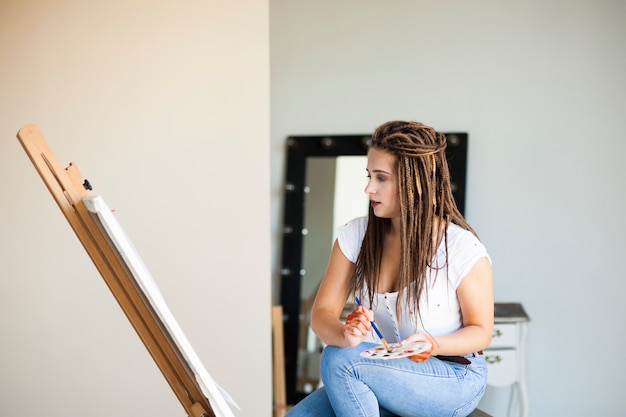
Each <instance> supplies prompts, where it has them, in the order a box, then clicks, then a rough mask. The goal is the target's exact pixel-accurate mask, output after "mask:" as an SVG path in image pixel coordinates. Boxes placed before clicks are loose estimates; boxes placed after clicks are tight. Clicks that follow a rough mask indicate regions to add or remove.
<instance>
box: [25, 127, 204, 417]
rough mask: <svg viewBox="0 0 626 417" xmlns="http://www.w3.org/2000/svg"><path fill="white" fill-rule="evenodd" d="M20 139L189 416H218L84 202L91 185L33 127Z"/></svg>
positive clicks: (170, 337) (118, 254) (155, 313)
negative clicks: (63, 160) (61, 162)
mask: <svg viewBox="0 0 626 417" xmlns="http://www.w3.org/2000/svg"><path fill="white" fill-rule="evenodd" d="M17 137H18V139H19V141H20V143H21V144H22V146H23V148H24V150H25V151H26V153H27V154H28V156H29V158H30V160H31V161H32V163H33V165H34V166H35V168H36V169H37V171H38V172H39V175H40V176H41V178H42V179H43V181H44V183H45V184H46V186H47V187H48V190H49V191H50V193H51V194H52V196H53V197H54V199H55V200H56V202H57V204H58V206H59V208H60V209H61V211H62V212H63V214H64V215H65V218H66V219H67V221H68V222H69V223H70V225H71V227H72V229H73V230H74V232H75V233H76V235H77V236H78V239H79V240H80V242H81V243H82V245H83V247H84V248H85V250H86V251H87V253H88V254H89V256H90V257H91V260H92V261H93V263H94V264H95V266H96V268H97V269H98V271H99V272H100V274H101V275H102V278H103V279H104V281H105V282H106V284H107V285H108V287H109V289H110V290H111V292H112V293H113V295H114V297H115V299H116V300H117V302H118V303H119V305H120V307H121V308H122V310H123V311H124V313H125V314H126V317H127V318H128V320H129V321H130V322H131V324H132V326H133V327H134V329H135V331H136V332H137V334H138V335H139V337H140V338H141V340H142V342H143V343H144V345H145V347H146V349H147V350H148V352H150V355H151V356H152V358H153V359H154V361H155V362H156V364H157V365H158V367H159V369H160V370H161V372H162V373H163V376H164V377H165V379H166V380H167V382H168V383H169V385H170V387H171V389H172V391H174V394H175V395H176V397H177V398H178V400H179V401H180V403H181V405H182V406H183V408H184V409H185V411H186V412H187V414H188V416H189V417H216V414H215V412H214V410H213V408H212V407H211V404H210V403H209V400H208V399H207V398H206V396H205V395H204V394H203V392H202V388H201V386H200V384H199V382H198V381H197V378H196V375H195V374H194V372H193V370H192V369H191V367H190V366H189V364H188V363H187V361H186V359H185V358H184V355H183V353H182V352H181V351H180V349H179V347H178V346H177V345H176V343H175V341H174V340H173V339H172V336H171V335H170V334H169V332H168V331H167V329H166V328H165V326H164V323H163V322H162V321H161V319H160V318H159V316H158V314H157V312H155V311H154V308H153V307H152V306H151V304H150V302H149V301H148V300H147V298H146V295H145V294H144V293H143V291H142V290H141V288H140V287H139V285H138V283H137V281H136V280H135V278H134V277H133V275H132V273H131V272H130V271H129V268H128V266H127V265H126V264H125V262H124V261H123V259H122V256H121V255H120V253H119V252H118V251H117V249H116V248H115V246H114V245H113V244H112V242H111V240H110V238H109V237H108V236H107V235H106V233H104V232H103V230H102V228H101V226H100V225H99V224H98V222H97V220H96V219H95V218H94V216H93V214H92V213H90V212H89V211H88V209H87V207H86V206H85V204H84V202H83V199H84V198H85V197H87V196H88V193H87V189H91V186H90V185H89V183H88V182H87V181H84V180H83V178H82V176H81V174H80V172H79V171H78V168H77V167H76V165H74V164H73V163H70V164H69V166H68V167H67V168H62V167H61V165H60V164H59V162H58V161H57V159H56V157H55V155H54V154H53V152H52V150H51V149H50V147H49V146H48V144H47V142H46V140H45V139H44V137H43V136H42V134H41V132H40V131H39V129H38V128H37V127H36V126H35V125H28V126H25V127H23V128H22V129H20V130H19V132H18V133H17Z"/></svg>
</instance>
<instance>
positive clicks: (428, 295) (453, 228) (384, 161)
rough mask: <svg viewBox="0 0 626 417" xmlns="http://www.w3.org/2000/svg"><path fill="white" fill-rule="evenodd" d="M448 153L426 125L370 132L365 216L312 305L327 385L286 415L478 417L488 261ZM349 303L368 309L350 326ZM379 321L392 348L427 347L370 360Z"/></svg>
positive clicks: (339, 249) (341, 241)
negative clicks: (454, 182) (455, 193)
mask: <svg viewBox="0 0 626 417" xmlns="http://www.w3.org/2000/svg"><path fill="white" fill-rule="evenodd" d="M445 148H446V138H445V136H444V135H443V134H441V133H439V132H437V131H435V130H434V129H432V128H431V127H428V126H425V125H423V124H421V123H417V122H404V121H392V122H388V123H385V124H383V125H381V126H379V127H378V128H377V129H376V130H375V132H374V134H373V136H372V140H371V144H370V147H369V150H368V154H367V173H368V178H369V181H368V184H367V186H366V188H365V192H366V193H367V194H368V195H369V197H370V203H371V204H370V209H369V215H368V216H367V217H361V218H357V219H354V220H352V221H350V222H348V223H347V224H345V225H344V226H342V227H340V228H339V229H338V235H337V240H336V241H335V243H334V245H333V248H332V251H331V255H330V260H329V263H328V267H327V270H326V273H325V275H324V278H323V279H322V283H321V285H320V288H319V291H318V293H317V296H316V298H315V303H314V305H313V310H312V318H311V327H312V328H313V330H314V331H315V333H316V334H317V335H318V337H319V338H320V339H321V340H322V341H323V342H324V343H325V344H326V345H327V346H326V347H325V348H324V351H323V353H322V362H321V376H322V382H323V386H322V387H321V388H319V389H317V390H316V391H315V392H313V393H312V394H310V395H308V396H307V397H305V398H304V399H303V400H302V401H301V402H300V403H298V404H296V406H295V407H294V408H292V409H291V411H290V412H289V413H288V417H301V416H323V417H332V416H340V417H344V416H346V417H348V416H349V417H355V416H367V417H369V416H379V415H380V416H400V417H413V416H415V417H427V416H428V417H431V416H442V417H443V416H451V417H452V416H454V417H463V416H467V415H469V414H470V413H471V412H472V411H473V410H474V409H475V408H476V406H477V404H478V402H479V401H480V399H481V397H482V395H483V393H484V390H485V385H486V382H487V367H486V364H485V359H484V357H483V356H482V349H484V348H485V347H487V346H488V345H489V343H490V341H491V334H492V330H493V283H492V275H491V261H490V258H489V255H488V254H487V251H486V249H485V247H484V246H483V245H482V244H481V242H480V241H479V239H478V237H477V235H476V233H475V232H474V230H473V229H472V228H471V227H470V226H469V225H468V224H467V222H466V221H465V219H464V218H463V216H462V215H461V213H460V212H459V210H458V209H457V207H456V204H455V202H454V199H453V197H452V192H451V189H450V176H449V171H448V164H447V161H446V156H445ZM353 295H354V296H356V297H358V299H360V301H361V302H362V305H358V306H357V307H356V308H355V309H354V311H352V313H351V314H349V315H348V317H347V319H346V320H345V321H343V320H342V319H341V313H342V310H343V308H344V305H345V303H346V300H347V299H349V298H350V297H351V296H353ZM372 321H374V323H375V325H376V326H377V328H378V329H379V330H380V332H381V333H382V336H383V337H384V339H386V341H387V342H389V343H392V346H397V344H402V345H407V346H408V345H411V344H413V343H414V342H419V341H421V342H428V344H426V346H430V348H429V349H427V350H426V351H424V352H422V353H420V354H418V355H414V356H410V357H406V358H396V359H390V360H380V359H375V358H369V357H363V356H361V353H362V352H363V351H365V350H368V349H370V350H371V349H373V348H374V347H375V346H377V345H378V344H375V343H372V342H371V341H366V339H367V338H368V336H369V335H370V331H371V330H372V324H371V322H372ZM370 340H371V339H370ZM394 343H395V344H396V345H394Z"/></svg>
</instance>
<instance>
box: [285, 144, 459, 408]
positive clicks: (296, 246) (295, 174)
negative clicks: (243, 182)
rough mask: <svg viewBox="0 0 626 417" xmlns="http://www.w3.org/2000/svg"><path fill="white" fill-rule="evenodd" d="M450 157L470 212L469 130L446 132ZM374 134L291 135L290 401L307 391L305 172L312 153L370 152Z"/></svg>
mask: <svg viewBox="0 0 626 417" xmlns="http://www.w3.org/2000/svg"><path fill="white" fill-rule="evenodd" d="M444 135H445V136H446V138H447V140H448V146H447V148H446V155H447V158H448V164H449V167H450V179H451V182H452V190H453V194H454V199H455V201H456V204H457V206H458V208H459V210H460V211H461V213H462V214H463V213H464V212H465V187H466V172H467V142H468V134H467V133H444ZM370 140H371V135H323V136H320V135H318V136H289V137H288V138H287V142H286V147H287V162H286V175H285V188H284V192H285V193H284V213H283V242H282V258H281V262H282V263H281V270H280V303H281V305H282V308H283V329H284V355H285V385H286V387H285V388H286V397H287V404H296V403H297V402H298V401H300V400H301V399H302V398H304V397H306V395H307V393H304V392H298V391H297V390H296V382H297V365H298V363H297V361H298V335H299V331H300V329H299V324H300V307H301V306H300V296H301V285H302V277H303V274H302V273H301V272H302V271H301V269H302V263H303V262H302V261H303V254H302V248H303V235H304V234H305V233H306V230H305V227H304V207H305V194H306V184H305V181H306V170H307V158H309V157H332V156H335V157H337V156H346V155H348V156H349V155H366V154H367V149H368V146H369V142H370Z"/></svg>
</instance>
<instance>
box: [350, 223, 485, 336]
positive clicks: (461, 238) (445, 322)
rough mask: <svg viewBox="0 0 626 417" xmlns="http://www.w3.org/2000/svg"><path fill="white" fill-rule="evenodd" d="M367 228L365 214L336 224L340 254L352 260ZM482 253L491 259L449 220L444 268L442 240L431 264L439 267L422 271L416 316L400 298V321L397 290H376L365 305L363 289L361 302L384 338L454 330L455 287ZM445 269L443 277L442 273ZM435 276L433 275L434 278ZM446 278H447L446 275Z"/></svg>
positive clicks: (457, 317) (457, 320)
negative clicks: (371, 301) (423, 277)
mask: <svg viewBox="0 0 626 417" xmlns="http://www.w3.org/2000/svg"><path fill="white" fill-rule="evenodd" d="M366 228H367V217H358V218H356V219H353V220H351V221H349V222H348V223H347V224H345V225H343V226H340V227H339V228H338V231H337V242H338V244H339V247H340V249H341V251H342V252H343V254H344V255H345V256H346V258H348V259H349V260H350V261H351V262H353V263H356V260H357V257H358V255H359V252H360V250H361V244H362V243H363V237H364V236H365V230H366ZM484 257H486V258H487V259H489V261H490V262H491V259H490V258H489V255H488V254H487V249H486V248H485V246H484V245H483V244H482V243H481V242H480V241H479V240H478V238H476V236H474V235H473V234H472V233H471V232H470V231H468V230H465V229H463V228H462V227H460V226H458V225H456V224H454V223H450V225H449V226H448V262H449V265H448V268H445V262H446V253H445V241H444V240H443V239H442V243H441V244H440V245H439V248H438V250H437V254H436V255H435V259H433V263H432V264H433V265H439V270H438V271H437V270H434V269H433V270H431V269H430V268H429V269H428V270H427V272H426V276H427V282H428V285H427V287H426V290H425V291H424V292H423V293H422V298H421V300H420V316H421V317H416V316H415V314H414V313H413V312H409V309H408V308H407V302H406V301H407V298H406V296H405V299H404V300H403V302H402V313H401V317H402V322H400V323H398V320H397V315H396V301H397V299H398V293H397V292H388V293H377V294H376V295H375V297H374V306H370V305H369V297H367V296H366V295H365V294H366V293H367V291H366V289H363V293H362V294H358V295H360V298H361V302H362V303H363V306H364V307H366V308H369V309H372V310H374V320H375V321H376V326H377V327H378V328H379V330H380V331H381V333H382V334H383V336H384V337H385V339H387V341H388V342H399V341H401V340H403V339H404V338H406V337H407V336H409V335H411V334H414V333H418V332H427V333H429V334H431V335H433V336H441V335H446V334H451V333H454V332H456V331H457V330H458V329H460V328H461V325H462V323H463V322H462V317H461V308H460V306H459V300H458V298H457V295H456V289H457V287H458V286H459V284H460V283H461V280H462V279H463V278H464V277H465V276H466V275H467V274H468V273H469V271H470V270H471V269H472V267H473V266H474V264H475V263H476V262H477V261H478V260H479V259H481V258H484ZM446 272H447V277H446ZM435 278H436V279H435ZM446 278H447V279H446Z"/></svg>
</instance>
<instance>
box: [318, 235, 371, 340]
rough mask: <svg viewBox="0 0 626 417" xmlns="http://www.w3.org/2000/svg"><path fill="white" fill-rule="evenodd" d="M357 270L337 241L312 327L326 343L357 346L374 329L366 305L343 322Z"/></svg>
mask: <svg viewBox="0 0 626 417" xmlns="http://www.w3.org/2000/svg"><path fill="white" fill-rule="evenodd" d="M354 270H355V266H354V264H353V263H352V262H350V260H348V258H346V256H345V255H344V254H343V252H342V251H341V249H340V248H339V244H338V243H337V241H335V243H334V245H333V248H332V251H331V254H330V260H329V261H328V267H327V268H326V273H325V274H324V277H323V278H322V283H321V284H320V287H319V289H318V291H317V295H316V296H315V302H314V303H313V309H312V311H311V328H312V329H313V331H314V332H315V334H316V335H317V336H318V337H319V338H320V339H321V340H322V341H323V342H324V343H326V344H327V345H332V346H342V347H348V346H356V345H358V344H359V343H360V342H362V341H363V340H364V339H365V338H366V337H367V335H368V334H369V331H370V329H371V324H370V320H371V319H372V318H371V317H370V315H371V312H369V311H367V310H365V309H364V308H363V307H357V308H356V309H355V310H354V311H353V312H352V314H351V315H350V318H349V320H348V321H347V322H346V324H345V325H344V323H343V322H342V321H341V313H342V312H343V308H344V306H345V304H346V300H347V299H348V295H349V292H350V280H351V278H352V276H353V275H354Z"/></svg>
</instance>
